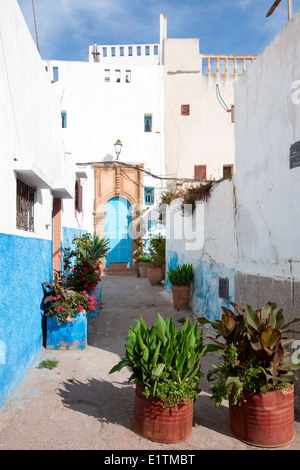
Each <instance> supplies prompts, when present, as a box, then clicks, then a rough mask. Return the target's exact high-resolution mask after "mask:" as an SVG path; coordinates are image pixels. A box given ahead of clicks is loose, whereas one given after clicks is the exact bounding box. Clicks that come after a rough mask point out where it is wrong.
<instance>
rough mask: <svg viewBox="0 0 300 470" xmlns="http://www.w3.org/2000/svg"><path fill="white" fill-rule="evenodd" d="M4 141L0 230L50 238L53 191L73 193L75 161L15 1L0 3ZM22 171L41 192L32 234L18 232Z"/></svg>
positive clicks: (0, 101)
mask: <svg viewBox="0 0 300 470" xmlns="http://www.w3.org/2000/svg"><path fill="white" fill-rule="evenodd" d="M0 142H1V149H0V155H1V168H0V175H1V186H0V199H1V201H2V202H1V205H0V207H1V209H0V210H1V212H0V231H1V232H4V233H13V234H18V235H22V236H28V235H29V236H31V237H41V238H48V239H50V238H51V237H52V233H51V225H50V224H51V211H52V200H51V192H52V193H53V194H54V193H55V190H60V189H62V190H63V191H65V189H66V188H68V187H70V193H71V194H70V195H69V196H71V195H72V192H74V175H75V174H74V162H73V161H72V160H71V159H67V157H66V156H65V155H64V150H63V146H62V132H61V126H60V109H59V104H58V101H57V98H56V95H55V93H54V90H53V89H52V87H51V84H50V83H49V79H48V76H47V73H46V71H45V68H44V66H43V63H42V60H41V58H40V56H39V54H38V52H37V49H36V46H35V44H34V42H33V40H32V37H31V35H30V32H29V30H28V28H27V26H26V23H25V21H24V18H23V16H22V14H21V11H20V9H19V6H18V4H17V2H16V1H15V0H3V1H1V3H0ZM16 170H18V171H19V173H18V172H16ZM24 171H25V172H26V174H27V177H29V179H30V180H31V179H32V178H33V180H34V181H33V185H35V187H36V188H37V191H36V203H35V208H34V210H35V232H33V233H32V232H31V233H30V234H29V233H27V232H25V231H23V230H17V229H16V176H17V175H19V177H20V179H23V180H24V175H25V173H24ZM21 175H23V176H21ZM25 183H27V180H26V178H25ZM56 194H57V193H56ZM49 222H50V224H49Z"/></svg>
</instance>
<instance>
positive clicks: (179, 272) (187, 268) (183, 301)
mask: <svg viewBox="0 0 300 470" xmlns="http://www.w3.org/2000/svg"><path fill="white" fill-rule="evenodd" d="M167 276H168V279H169V281H170V283H171V284H172V295H173V303H174V307H175V308H176V309H177V310H181V309H184V308H188V307H189V303H190V290H191V283H192V281H193V279H194V270H193V266H192V265H191V264H182V265H178V266H177V268H176V269H172V268H169V269H168V273H167Z"/></svg>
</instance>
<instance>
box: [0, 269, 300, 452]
mask: <svg viewBox="0 0 300 470" xmlns="http://www.w3.org/2000/svg"><path fill="white" fill-rule="evenodd" d="M102 282H103V288H102V302H103V309H102V310H101V311H100V314H99V316H98V317H96V318H90V319H89V332H88V333H89V334H88V343H89V345H88V347H87V348H86V349H84V350H82V351H71V350H69V351H63V350H59V351H50V350H44V353H43V355H42V356H41V357H40V358H39V359H38V360H37V361H36V362H35V364H34V365H33V367H32V368H31V369H30V370H29V371H28V372H27V374H26V375H25V377H24V379H23V381H22V383H21V384H20V386H19V387H17V389H16V390H15V391H14V392H13V393H12V394H11V395H10V397H9V398H8V399H7V401H6V404H5V406H4V407H3V408H2V409H1V410H0V450H5V449H13V450H14V449H18V450H28V449H31V450H38V449H41V450H45V449H49V450H60V449H61V450H97V449H99V450H106V451H113V450H143V449H144V450H158V451H159V450H170V451H172V450H182V451H185V450H195V451H196V450H235V449H239V450H249V449H250V450H252V449H255V448H254V447H251V446H248V445H246V444H244V443H242V442H240V441H238V440H236V439H235V438H234V437H233V436H232V434H231V432H230V428H229V421H228V407H227V406H226V403H225V404H223V405H222V406H220V407H219V408H218V409H216V408H215V405H214V402H213V401H212V400H211V399H210V394H209V391H208V389H209V385H208V384H207V381H206V379H205V378H204V379H202V383H201V387H202V392H201V395H200V397H199V399H198V400H197V402H196V403H195V405H194V426H193V433H192V436H191V437H190V438H189V439H188V440H187V441H184V442H180V443H177V444H159V443H156V442H151V441H149V440H146V439H144V438H142V437H140V436H138V435H136V434H135V433H134V432H133V431H132V428H131V419H132V410H133V400H134V387H133V386H132V385H128V383H127V381H128V378H129V375H130V374H129V373H128V370H126V369H123V370H122V371H121V372H119V373H115V374H112V375H109V374H108V372H109V370H110V369H111V367H112V366H113V365H115V364H116V362H118V361H119V358H120V356H122V355H123V353H124V343H125V337H126V336H127V333H128V328H129V326H130V325H131V324H132V322H133V320H134V319H135V318H138V317H139V316H140V314H142V315H143V318H144V319H145V321H146V323H147V325H149V326H150V325H151V324H152V323H153V322H154V321H155V319H156V315H157V313H158V312H159V313H160V314H161V315H163V316H168V315H171V314H172V315H173V318H174V320H175V322H176V323H177V320H178V319H180V318H181V317H182V316H186V317H187V316H188V315H190V316H191V317H192V316H193V315H192V312H191V311H185V312H177V311H174V309H173V305H172V298H171V295H170V293H168V292H167V291H166V290H165V289H164V288H163V286H157V287H151V285H150V283H149V281H148V280H147V279H138V278H134V277H124V276H120V277H117V276H107V277H104V278H103V280H102ZM177 324H178V326H179V323H177ZM48 358H50V359H56V360H58V365H57V367H55V368H54V369H52V370H48V369H38V368H37V366H38V364H39V363H40V361H41V360H44V359H48ZM214 361H215V359H214V357H213V355H210V356H207V357H206V358H205V359H204V360H203V371H204V372H205V371H207V370H208V368H209V367H210V365H211V363H212V362H214ZM296 400H297V402H298V401H299V400H298V394H297V393H296V397H295V401H296ZM295 429H296V438H295V440H294V442H293V443H292V444H291V445H290V446H289V449H300V422H299V414H298V413H296V421H295Z"/></svg>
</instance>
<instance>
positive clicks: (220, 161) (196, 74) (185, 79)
mask: <svg viewBox="0 0 300 470" xmlns="http://www.w3.org/2000/svg"><path fill="white" fill-rule="evenodd" d="M164 64H165V159H166V174H167V175H168V176H174V177H179V178H180V177H185V178H194V165H206V166H207V178H209V179H210V178H211V179H213V178H214V179H220V178H222V177H223V165H233V164H234V161H235V158H234V153H235V144H234V124H233V123H232V122H231V114H230V113H228V112H227V111H226V109H224V107H223V105H222V104H221V103H220V100H219V99H218V97H217V88H216V85H219V90H220V93H221V96H222V99H223V100H224V102H225V103H226V105H227V107H228V108H229V109H230V108H231V105H232V104H234V87H233V86H234V82H235V80H236V77H237V76H235V75H226V76H225V75H204V74H202V56H201V55H200V53H199V39H166V40H165V41H164ZM184 104H189V105H190V116H182V115H181V105H184Z"/></svg>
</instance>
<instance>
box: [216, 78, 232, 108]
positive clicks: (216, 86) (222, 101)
mask: <svg viewBox="0 0 300 470" xmlns="http://www.w3.org/2000/svg"><path fill="white" fill-rule="evenodd" d="M216 87H217V92H218V95H219V98H220V100H221V101H222V103H223V104H224V106H225V109H226V111H228V112H229V111H230V109H229V108H228V106H227V104H226V103H225V101H224V100H223V98H222V96H221V93H220V90H219V85H216Z"/></svg>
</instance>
